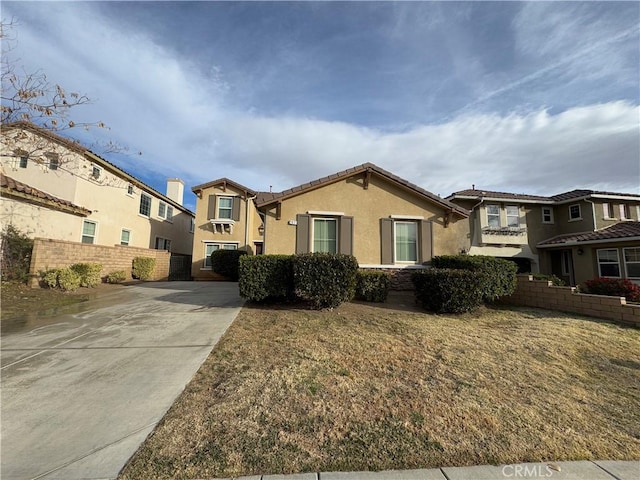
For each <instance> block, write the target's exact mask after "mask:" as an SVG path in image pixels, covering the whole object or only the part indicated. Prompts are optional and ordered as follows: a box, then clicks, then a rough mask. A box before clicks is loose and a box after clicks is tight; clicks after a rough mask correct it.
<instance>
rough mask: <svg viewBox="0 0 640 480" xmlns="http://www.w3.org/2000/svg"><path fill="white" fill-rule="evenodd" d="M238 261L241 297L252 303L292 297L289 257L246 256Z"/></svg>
mask: <svg viewBox="0 0 640 480" xmlns="http://www.w3.org/2000/svg"><path fill="white" fill-rule="evenodd" d="M239 260H240V261H239V268H238V270H239V275H240V279H239V284H238V286H239V288H240V296H241V297H243V298H246V299H247V300H252V301H254V302H261V301H263V300H267V299H285V298H291V297H293V292H294V286H293V262H292V256H291V255H246V256H242V257H240V259H239Z"/></svg>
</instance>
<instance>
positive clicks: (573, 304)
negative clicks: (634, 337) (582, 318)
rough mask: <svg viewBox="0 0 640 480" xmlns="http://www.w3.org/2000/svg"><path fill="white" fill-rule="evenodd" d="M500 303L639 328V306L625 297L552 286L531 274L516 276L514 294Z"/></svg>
mask: <svg viewBox="0 0 640 480" xmlns="http://www.w3.org/2000/svg"><path fill="white" fill-rule="evenodd" d="M502 301H503V302H504V303H510V304H513V305H523V306H527V307H539V308H546V309H549V310H558V311H561V312H569V313H580V314H582V315H589V316H591V317H598V318H604V319H607V320H613V321H615V322H616V323H620V324H622V325H632V326H635V327H638V328H640V305H635V304H627V301H626V299H625V298H624V297H607V296H604V295H589V294H585V293H577V292H576V288H575V287H555V286H553V285H551V282H549V281H547V280H533V277H532V276H531V275H518V286H517V288H516V291H515V292H514V294H513V295H511V296H509V297H504V298H502Z"/></svg>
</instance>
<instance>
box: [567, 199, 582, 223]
mask: <svg viewBox="0 0 640 480" xmlns="http://www.w3.org/2000/svg"><path fill="white" fill-rule="evenodd" d="M574 207H578V216H577V217H572V216H571V209H572V208H574ZM579 220H582V205H580V204H579V203H574V204H573V205H569V221H570V222H577V221H579Z"/></svg>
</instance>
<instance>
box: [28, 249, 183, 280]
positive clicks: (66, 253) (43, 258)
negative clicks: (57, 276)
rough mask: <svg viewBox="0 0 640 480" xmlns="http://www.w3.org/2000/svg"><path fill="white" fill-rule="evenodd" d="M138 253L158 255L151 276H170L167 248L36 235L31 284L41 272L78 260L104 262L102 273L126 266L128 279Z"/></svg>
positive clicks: (65, 265)
mask: <svg viewBox="0 0 640 480" xmlns="http://www.w3.org/2000/svg"><path fill="white" fill-rule="evenodd" d="M135 257H152V258H155V259H156V268H155V271H154V274H153V277H152V278H151V280H155V281H158V280H168V279H169V260H170V258H171V254H170V253H169V252H167V251H164V250H151V249H148V248H138V247H126V246H121V245H116V246H113V247H107V246H104V245H91V244H87V243H78V242H67V241H64V240H52V239H48V238H36V239H35V240H34V242H33V252H32V254H31V267H30V269H29V276H30V281H29V283H30V285H31V286H32V287H37V286H38V285H39V280H40V272H41V271H44V270H48V269H51V268H62V267H68V266H69V265H72V264H74V263H89V262H92V263H100V264H102V273H101V276H103V277H104V276H106V275H107V274H109V273H110V272H113V271H116V270H124V271H125V272H126V273H127V277H128V278H127V279H128V280H131V279H132V277H131V269H132V263H133V259H134V258H135Z"/></svg>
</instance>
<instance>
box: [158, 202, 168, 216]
mask: <svg viewBox="0 0 640 480" xmlns="http://www.w3.org/2000/svg"><path fill="white" fill-rule="evenodd" d="M158 217H160V218H167V204H166V203H164V202H162V201H160V202H158Z"/></svg>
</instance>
